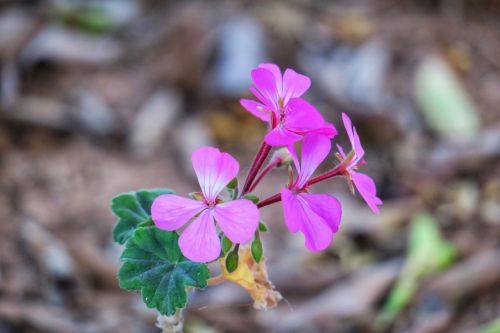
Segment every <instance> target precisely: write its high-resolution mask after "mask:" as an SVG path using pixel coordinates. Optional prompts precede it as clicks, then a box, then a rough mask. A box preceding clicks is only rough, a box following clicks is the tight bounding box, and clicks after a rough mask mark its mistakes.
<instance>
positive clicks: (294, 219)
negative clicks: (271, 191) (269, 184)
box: [281, 188, 302, 233]
mask: <svg viewBox="0 0 500 333" xmlns="http://www.w3.org/2000/svg"><path fill="white" fill-rule="evenodd" d="M281 202H282V203H283V214H284V216H285V224H286V226H287V227H288V230H290V232H291V233H296V232H297V231H299V230H300V228H301V226H302V221H301V220H300V216H299V215H298V214H296V213H295V210H296V209H297V207H298V200H297V198H296V197H295V194H293V192H292V191H290V190H289V189H287V188H283V189H282V190H281Z"/></svg>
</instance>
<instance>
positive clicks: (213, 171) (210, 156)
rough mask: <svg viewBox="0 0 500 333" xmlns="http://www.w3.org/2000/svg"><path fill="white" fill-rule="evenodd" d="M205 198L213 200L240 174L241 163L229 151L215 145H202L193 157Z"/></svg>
mask: <svg viewBox="0 0 500 333" xmlns="http://www.w3.org/2000/svg"><path fill="white" fill-rule="evenodd" d="M191 160H192V162H193V168H194V171H195V172H196V176H197V177H198V182H199V183H200V187H201V191H202V192H203V194H204V196H205V198H207V199H208V200H210V201H213V200H215V199H216V198H217V195H219V193H220V192H221V191H222V189H224V187H225V186H226V185H227V184H228V183H229V182H230V181H231V180H232V179H233V178H234V177H236V175H237V174H238V171H239V168H240V166H239V164H238V161H236V160H235V159H234V157H232V156H231V155H229V154H228V153H224V152H221V151H220V150H219V149H217V148H213V147H201V148H198V149H197V150H195V151H194V152H193V155H192V157H191Z"/></svg>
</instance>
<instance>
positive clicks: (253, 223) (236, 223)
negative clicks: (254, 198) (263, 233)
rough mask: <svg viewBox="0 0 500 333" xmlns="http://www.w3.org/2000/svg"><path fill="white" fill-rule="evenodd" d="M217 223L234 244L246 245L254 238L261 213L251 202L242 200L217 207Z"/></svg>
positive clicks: (215, 210)
mask: <svg viewBox="0 0 500 333" xmlns="http://www.w3.org/2000/svg"><path fill="white" fill-rule="evenodd" d="M213 212H214V213H213V214H214V217H215V221H216V222H217V224H218V225H219V227H220V228H221V229H222V231H223V232H224V234H225V235H226V236H227V237H228V238H229V239H230V240H231V241H232V242H233V243H238V244H241V243H246V242H248V241H249V240H251V239H252V238H253V236H254V233H255V230H256V229H257V226H258V225H259V218H260V213H259V209H258V208H257V206H255V205H254V204H253V202H251V201H250V200H246V199H241V200H234V201H228V202H225V203H223V204H219V205H216V206H215V207H214V210H213Z"/></svg>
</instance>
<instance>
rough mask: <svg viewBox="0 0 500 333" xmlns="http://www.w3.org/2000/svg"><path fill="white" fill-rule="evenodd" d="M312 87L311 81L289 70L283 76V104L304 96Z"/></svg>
mask: <svg viewBox="0 0 500 333" xmlns="http://www.w3.org/2000/svg"><path fill="white" fill-rule="evenodd" d="M310 86H311V79H309V78H308V77H307V76H305V75H302V74H299V73H297V72H296V71H294V70H293V69H290V68H288V69H287V70H286V71H285V74H284V75H283V94H282V98H283V103H284V104H287V102H288V101H289V100H290V99H291V98H296V97H300V96H302V95H303V94H304V93H305V92H306V91H307V89H309V87H310Z"/></svg>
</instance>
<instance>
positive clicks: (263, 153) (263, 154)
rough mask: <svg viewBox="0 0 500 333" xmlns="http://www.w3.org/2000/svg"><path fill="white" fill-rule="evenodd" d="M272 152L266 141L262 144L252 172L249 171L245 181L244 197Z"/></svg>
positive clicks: (242, 193)
mask: <svg viewBox="0 0 500 333" xmlns="http://www.w3.org/2000/svg"><path fill="white" fill-rule="evenodd" d="M270 151H271V146H270V145H268V144H267V143H266V142H265V141H263V142H262V144H261V145H260V148H259V150H258V151H257V154H256V155H255V159H254V160H253V162H252V166H251V167H250V171H248V175H247V178H246V180H245V185H243V191H241V195H242V196H243V195H245V194H247V193H248V191H249V189H250V187H251V186H252V183H253V181H254V179H255V177H256V176H257V173H258V172H259V170H260V168H261V167H262V164H264V161H265V160H266V158H267V155H269V152H270Z"/></svg>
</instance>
